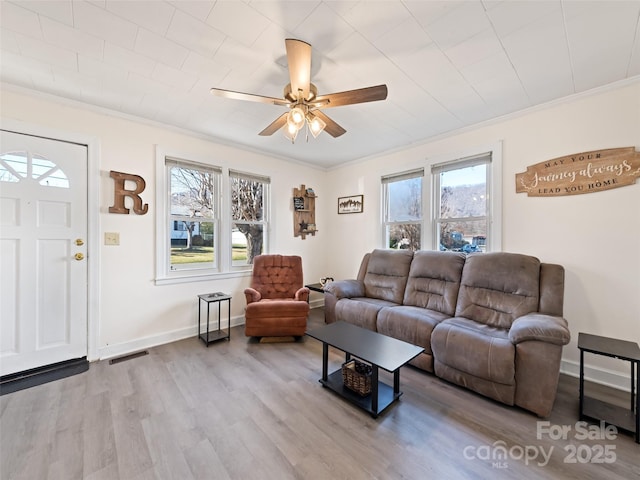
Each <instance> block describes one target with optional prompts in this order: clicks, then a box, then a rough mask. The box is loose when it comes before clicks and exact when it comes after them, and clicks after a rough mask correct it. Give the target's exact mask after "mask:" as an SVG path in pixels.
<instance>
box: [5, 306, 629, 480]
mask: <svg viewBox="0 0 640 480" xmlns="http://www.w3.org/2000/svg"><path fill="white" fill-rule="evenodd" d="M322 315H323V311H322V310H321V309H314V310H312V314H311V317H310V327H315V326H320V325H321V324H322V323H323V317H322ZM321 352H322V348H321V344H320V343H319V342H317V341H315V340H313V339H311V338H308V337H307V338H305V339H304V340H303V341H301V342H297V343H272V344H260V343H256V342H255V341H251V340H249V339H247V338H246V337H244V333H243V331H242V329H241V328H234V329H233V330H232V338H231V341H230V342H226V341H224V342H219V343H216V344H213V345H211V346H210V347H209V348H205V347H204V345H203V344H202V343H201V342H200V341H199V340H198V339H196V338H195V337H194V338H192V339H187V340H183V341H180V342H175V343H172V344H168V345H164V346H161V347H157V348H153V349H151V350H150V354H149V355H147V356H144V357H139V358H135V359H132V360H128V361H125V362H122V363H119V364H114V365H110V364H109V363H108V362H106V361H104V362H97V363H95V364H92V365H91V368H90V369H89V371H88V372H86V373H83V374H80V375H76V376H73V377H69V378H66V379H63V380H59V381H56V382H52V383H49V384H45V385H41V386H38V387H34V388H31V389H28V390H23V391H19V392H15V393H12V394H8V395H4V396H2V397H0V408H1V416H0V428H1V430H0V435H1V444H0V447H1V462H2V465H1V469H0V477H1V478H2V479H3V480H5V479H6V480H8V479H12V480H13V479H15V480H17V479H28V480H41V479H64V480H72V479H109V480H113V479H163V480H164V479H170V480H172V479H176V480H188V479H216V480H217V479H229V478H231V479H252V480H253V479H274V480H282V479H289V478H291V479H294V478H295V479H323V480H324V479H350V480H356V479H374V478H375V479H400V478H403V479H421V480H422V479H441V478H446V479H478V478H492V479H494V478H545V479H570V478H576V479H604V478H607V479H631V478H640V465H639V461H640V445H637V444H635V443H634V442H633V439H632V437H631V435H629V434H623V433H619V434H618V435H616V436H615V438H614V439H592V440H582V439H580V433H579V432H577V431H576V428H575V427H576V422H577V420H578V418H577V411H578V388H577V381H576V379H574V378H570V377H566V376H562V379H561V384H560V389H559V392H558V397H557V400H556V405H555V408H554V411H553V413H552V415H551V416H550V417H549V418H548V419H546V421H547V422H549V423H548V424H546V425H547V426H549V427H551V429H552V430H559V429H561V428H565V429H567V428H570V429H571V431H570V432H569V433H568V434H567V435H566V439H557V440H554V439H552V438H550V436H549V435H548V434H547V433H546V432H547V430H545V432H542V433H539V432H538V427H543V426H544V424H541V423H539V422H540V419H538V418H537V417H536V416H534V415H532V414H530V413H527V412H525V411H523V410H520V409H518V408H512V407H507V406H504V405H501V404H498V403H495V402H493V401H491V400H488V399H485V398H483V397H481V396H479V395H476V394H474V393H471V392H469V391H466V390H464V389H461V388H458V387H456V386H453V385H451V384H447V383H445V382H443V381H441V380H439V379H437V378H436V377H434V376H433V375H430V374H427V373H424V372H422V371H420V370H417V369H415V368H412V367H403V369H402V373H401V389H402V390H403V392H404V395H403V396H402V397H401V399H400V401H399V402H398V403H396V404H395V405H394V406H392V407H391V409H390V410H388V411H387V412H386V413H385V414H383V415H382V416H380V417H379V418H378V419H373V418H371V417H370V416H369V415H368V414H366V413H364V412H362V411H360V410H357V409H355V408H354V407H353V406H352V405H351V404H348V403H346V402H345V401H344V400H342V399H340V398H338V397H337V396H336V395H334V394H333V393H332V392H330V391H329V390H326V389H323V388H322V386H321V385H320V384H319V383H318V378H319V376H320V373H321ZM342 360H343V356H342V354H340V352H337V351H331V355H330V361H331V363H332V366H333V367H334V368H338V367H339V365H340V363H341V361H342ZM601 431H602V430H600V429H599V428H597V429H596V432H595V433H600V432H601ZM499 447H504V448H505V449H506V451H507V456H506V458H503V459H491V456H492V455H494V454H496V453H500V448H499ZM523 452H525V453H526V452H528V453H529V455H530V457H533V455H534V454H536V455H537V458H531V459H530V460H527V459H526V457H525V456H523V455H522V454H523ZM543 452H544V454H545V455H547V456H548V458H549V460H548V463H546V464H545V461H544V459H543ZM549 452H550V453H549ZM574 453H575V454H576V455H572V454H574ZM487 457H489V458H487ZM571 460H575V462H576V463H567V462H570V461H571ZM589 460H591V461H589ZM607 461H610V463H606V462H607ZM593 462H605V463H593ZM540 464H543V465H540Z"/></svg>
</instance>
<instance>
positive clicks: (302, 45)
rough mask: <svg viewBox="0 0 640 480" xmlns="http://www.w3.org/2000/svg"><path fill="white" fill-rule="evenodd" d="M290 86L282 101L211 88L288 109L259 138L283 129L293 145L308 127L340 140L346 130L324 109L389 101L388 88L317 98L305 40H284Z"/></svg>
mask: <svg viewBox="0 0 640 480" xmlns="http://www.w3.org/2000/svg"><path fill="white" fill-rule="evenodd" d="M285 46H286V49H287V63H288V65H289V78H290V83H289V84H288V85H287V86H286V87H284V96H283V98H275V97H265V96H262V95H254V94H251V93H242V92H234V91H232V90H223V89H220V88H212V89H211V93H212V94H213V95H216V96H219V97H225V98H232V99H235V100H247V101H250V102H260V103H268V104H273V105H280V106H284V107H288V108H289V110H288V111H287V112H285V113H283V114H282V115H280V116H279V117H278V118H276V119H275V120H274V121H273V122H271V124H270V125H268V126H267V127H266V128H265V129H264V130H262V131H261V132H260V133H259V135H262V136H267V135H273V134H274V133H275V132H277V131H278V130H280V129H281V128H283V131H284V134H285V136H286V137H287V138H289V139H290V140H291V141H292V142H294V141H295V139H296V136H297V134H298V132H299V131H300V130H301V129H302V128H303V127H304V126H305V125H307V127H308V131H310V132H311V134H312V135H313V136H314V138H315V137H317V136H318V135H320V133H321V132H322V131H325V132H327V133H328V134H329V135H331V136H332V137H339V136H340V135H342V134H344V133H345V132H346V130H345V129H344V128H342V127H341V126H340V125H338V124H337V123H336V122H335V121H333V120H331V119H330V118H329V117H328V116H327V115H325V114H324V113H323V112H322V111H321V110H322V109H325V108H331V107H340V106H343V105H353V104H355V103H365V102H375V101H378V100H384V99H386V98H387V86H386V85H376V86H375V87H367V88H359V89H357V90H349V91H346V92H338V93H329V94H326V95H318V90H317V88H316V86H315V85H314V84H313V83H311V45H310V44H308V43H307V42H303V41H302V40H295V39H292V38H288V39H286V40H285Z"/></svg>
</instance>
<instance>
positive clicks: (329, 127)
mask: <svg viewBox="0 0 640 480" xmlns="http://www.w3.org/2000/svg"><path fill="white" fill-rule="evenodd" d="M313 114H314V115H315V116H316V117H318V118H321V119H322V121H324V123H326V126H325V127H324V131H325V132H327V133H328V134H329V135H331V136H332V137H334V138H336V137H339V136H340V135H342V134H344V133H347V131H346V130H345V129H344V128H342V127H341V126H340V125H338V124H337V123H336V122H334V121H333V120H331V119H330V118H329V117H327V116H326V115H325V114H324V113H322V112H321V111H320V110H314V111H313ZM285 121H286V120H285Z"/></svg>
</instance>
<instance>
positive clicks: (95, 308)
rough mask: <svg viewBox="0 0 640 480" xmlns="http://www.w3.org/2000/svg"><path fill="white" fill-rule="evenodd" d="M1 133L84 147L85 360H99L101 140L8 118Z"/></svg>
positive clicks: (4, 121) (1, 123)
mask: <svg viewBox="0 0 640 480" xmlns="http://www.w3.org/2000/svg"><path fill="white" fill-rule="evenodd" d="M0 126H1V127H2V128H3V129H4V130H10V131H12V132H15V133H24V134H27V135H34V136H38V137H44V138H50V139H53V140H62V141H64V142H71V143H78V144H81V145H86V146H87V240H88V242H87V280H88V287H87V360H89V361H90V362H91V361H95V360H99V359H100V357H99V353H98V334H99V332H100V329H99V323H100V322H99V319H100V308H99V300H100V282H99V279H100V254H101V249H100V247H101V245H100V140H99V139H98V137H95V136H92V135H86V134H83V133H77V132H68V131H63V130H58V129H55V128H50V127H46V126H42V125H36V124H33V123H26V122H22V121H20V120H14V119H11V118H2V119H1V121H0Z"/></svg>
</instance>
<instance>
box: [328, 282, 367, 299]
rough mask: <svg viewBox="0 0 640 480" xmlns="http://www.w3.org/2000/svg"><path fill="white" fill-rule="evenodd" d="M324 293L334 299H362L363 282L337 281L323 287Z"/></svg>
mask: <svg viewBox="0 0 640 480" xmlns="http://www.w3.org/2000/svg"><path fill="white" fill-rule="evenodd" d="M324 292H325V293H330V294H331V295H334V296H335V297H336V298H353V297H364V282H361V281H359V280H338V281H334V282H331V283H329V284H328V285H326V286H325V287H324Z"/></svg>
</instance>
